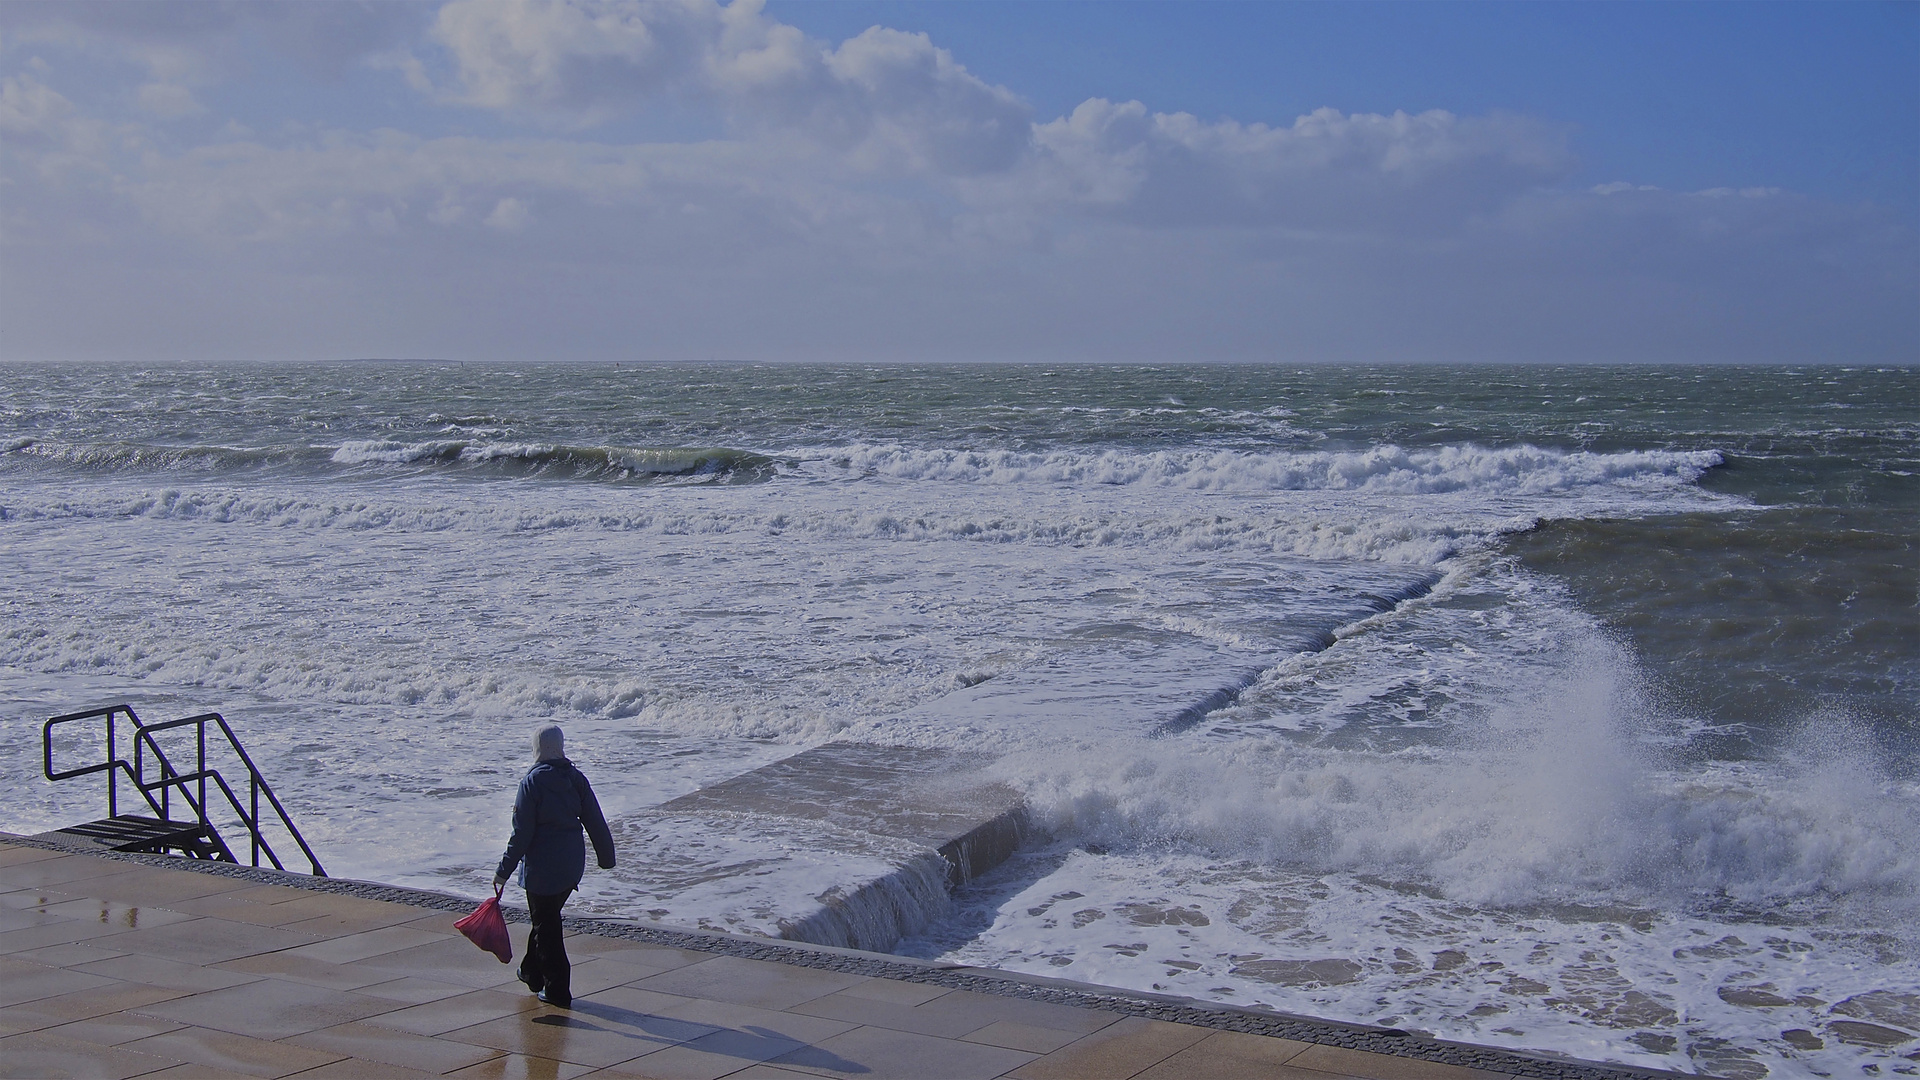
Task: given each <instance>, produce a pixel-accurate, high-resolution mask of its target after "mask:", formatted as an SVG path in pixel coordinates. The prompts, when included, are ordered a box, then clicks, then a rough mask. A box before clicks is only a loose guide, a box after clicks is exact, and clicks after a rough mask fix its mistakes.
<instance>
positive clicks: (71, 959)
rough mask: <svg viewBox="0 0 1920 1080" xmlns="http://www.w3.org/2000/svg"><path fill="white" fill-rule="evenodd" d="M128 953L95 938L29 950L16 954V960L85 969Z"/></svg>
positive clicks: (101, 939) (106, 940)
mask: <svg viewBox="0 0 1920 1080" xmlns="http://www.w3.org/2000/svg"><path fill="white" fill-rule="evenodd" d="M125 955H127V954H126V951H125V950H122V949H116V948H113V947H112V940H111V939H109V938H95V939H92V940H90V941H63V942H61V943H60V944H58V945H48V946H47V947H46V948H44V949H29V950H27V951H26V952H23V953H15V954H14V957H15V958H16V959H20V960H25V961H28V962H29V963H34V964H45V965H46V966H48V967H68V968H77V967H84V966H86V965H88V964H91V963H94V962H96V961H99V960H110V959H112V958H113V957H116V956H125Z"/></svg>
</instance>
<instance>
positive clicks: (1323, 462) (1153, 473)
mask: <svg viewBox="0 0 1920 1080" xmlns="http://www.w3.org/2000/svg"><path fill="white" fill-rule="evenodd" d="M806 456H810V457H814V458H815V461H816V462H817V463H818V464H819V465H823V466H828V467H831V468H833V469H837V470H839V471H840V472H842V473H845V474H852V475H856V476H865V477H887V478H893V479H899V480H945V481H957V482H969V483H988V484H1022V483H1050V484H1066V485H1089V484H1107V485H1114V484H1118V485H1144V486H1159V487H1175V488H1184V489H1189V490H1197V491H1218V492H1244V493H1258V492H1262V491H1308V490H1321V491H1359V492H1371V493H1382V494H1386V493H1392V494H1406V495H1420V494H1435V493H1443V492H1455V491H1465V490H1479V491H1486V492H1489V493H1497V494H1507V495H1534V494H1544V493H1548V492H1554V491H1564V490H1568V489H1571V488H1578V487H1589V486H1594V485H1601V484H1622V483H1625V484H1634V483H1639V484H1656V485H1665V486H1678V485H1682V484H1690V483H1692V482H1693V481H1695V480H1697V479H1699V478H1700V476H1701V475H1702V474H1704V473H1705V472H1706V471H1707V470H1708V469H1711V468H1713V467H1715V466H1717V465H1720V464H1722V463H1723V461H1724V458H1723V457H1722V455H1721V454H1720V453H1719V451H1715V450H1696V451H1666V450H1639V451H1628V452H1623V453H1613V454H1601V453H1592V452H1589V451H1584V450H1581V451H1566V450H1556V449H1552V448H1549V447H1539V446H1527V445H1522V446H1511V447H1484V446H1478V445H1475V444H1471V443H1467V444H1459V445H1453V446H1442V447H1435V448H1431V449H1409V448H1406V447H1402V446H1393V445H1387V446H1377V447H1373V448H1371V449H1367V450H1356V451H1347V452H1341V451H1310V452H1272V453H1254V452H1249V451H1237V450H1179V451H1156V452H1151V453H1138V452H1129V451H1120V450H1109V451H1105V452H1101V453H1078V452H1071V451H1051V452H1046V453H1028V452H1022V451H1015V450H957V449H915V448H911V447H906V446H901V445H863V446H855V447H849V448H845V449H837V450H829V451H818V452H815V453H814V454H808V455H806Z"/></svg>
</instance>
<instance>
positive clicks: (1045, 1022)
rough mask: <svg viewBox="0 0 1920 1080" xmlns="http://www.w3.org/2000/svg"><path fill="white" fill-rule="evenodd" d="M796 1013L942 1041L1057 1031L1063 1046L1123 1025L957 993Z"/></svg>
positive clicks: (851, 1002)
mask: <svg viewBox="0 0 1920 1080" xmlns="http://www.w3.org/2000/svg"><path fill="white" fill-rule="evenodd" d="M791 1011H793V1012H797V1013H805V1014H807V1015H809V1016H831V1017H834V1018H835V1019H839V1020H850V1021H852V1022H854V1023H859V1024H872V1025H875V1026H877V1027H885V1028H892V1029H894V1030H896V1031H912V1032H917V1033H918V1034H921V1035H934V1036H938V1037H941V1038H959V1037H960V1036H962V1035H966V1034H968V1033H970V1032H974V1031H979V1030H981V1029H982V1028H985V1027H988V1026H990V1025H992V1024H996V1023H999V1022H1001V1021H1008V1022H1012V1023H1017V1024H1024V1025H1026V1026H1028V1027H1035V1028H1052V1029H1054V1030H1057V1031H1060V1032H1062V1033H1063V1034H1064V1035H1066V1036H1067V1037H1066V1038H1064V1039H1062V1040H1060V1043H1059V1045H1064V1044H1065V1043H1069V1042H1072V1041H1073V1040H1074V1039H1076V1038H1078V1037H1080V1036H1082V1035H1087V1034H1090V1033H1092V1032H1094V1031H1098V1030H1100V1029H1101V1028H1104V1027H1107V1026H1108V1025H1110V1024H1113V1023H1116V1022H1117V1021H1119V1019H1120V1015H1119V1014H1118V1013H1111V1012H1106V1011H1104V1010H1096V1009H1076V1008H1072V1007H1070V1006H1065V1005H1055V1004H1053V1003H1052V1002H1046V1001H1027V1000H1023V999H1020V998H1004V997H995V996H993V995H991V994H976V993H974V992H972V991H970V990H953V991H949V992H948V993H945V994H941V995H940V996H939V997H936V998H932V999H930V1000H928V1001H925V1002H923V1003H921V1004H919V1005H913V1006H907V1005H896V1004H894V1003H892V1002H888V1001H875V1000H872V999H871V998H867V997H860V996H854V995H850V994H831V995H828V996H827V997H823V998H817V999H815V1000H813V1001H807V1002H802V1003H801V1004H799V1005H795V1006H793V1007H792V1009H791Z"/></svg>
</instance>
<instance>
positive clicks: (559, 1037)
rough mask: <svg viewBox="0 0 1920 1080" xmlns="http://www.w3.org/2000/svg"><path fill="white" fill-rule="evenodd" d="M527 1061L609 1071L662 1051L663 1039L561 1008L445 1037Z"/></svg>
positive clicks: (445, 1036)
mask: <svg viewBox="0 0 1920 1080" xmlns="http://www.w3.org/2000/svg"><path fill="white" fill-rule="evenodd" d="M440 1038H443V1039H452V1040H454V1041H456V1042H464V1043H471V1044H473V1045H475V1046H490V1047H492V1048H494V1049H496V1050H505V1051H508V1052H509V1053H514V1054H521V1055H524V1056H527V1057H543V1058H554V1059H556V1060H559V1061H571V1062H573V1063H574V1064H576V1065H589V1066H592V1067H594V1068H605V1067H606V1066H608V1065H613V1064H616V1063H618V1062H622V1061H626V1060H629V1059H631V1058H636V1057H639V1056H640V1055H641V1054H645V1053H649V1052H651V1051H653V1050H657V1049H659V1048H660V1047H661V1045H662V1044H663V1043H667V1042H671V1041H674V1040H666V1039H661V1038H658V1037H655V1036H652V1035H650V1034H648V1033H647V1032H645V1031H642V1030H637V1029H632V1028H626V1027H624V1026H620V1025H612V1024H607V1023H605V1022H603V1021H600V1020H597V1019H595V1018H592V1017H588V1016H584V1015H575V1014H573V1013H569V1012H563V1011H560V1010H558V1009H553V1010H547V1011H545V1012H542V1013H539V1014H537V1015H534V1016H509V1017H505V1018H503V1019H499V1020H489V1021H487V1022H486V1023H484V1024H475V1025H474V1026H472V1027H466V1028H461V1029H459V1030H458V1031H449V1032H447V1033H445V1034H443V1035H441V1036H440Z"/></svg>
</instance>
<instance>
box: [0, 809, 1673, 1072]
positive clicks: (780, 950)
mask: <svg viewBox="0 0 1920 1080" xmlns="http://www.w3.org/2000/svg"><path fill="white" fill-rule="evenodd" d="M0 840H3V841H4V842H6V843H9V844H18V845H21V846H23V847H37V848H44V849H47V850H53V851H67V852H73V853H75V854H81V855H91V856H95V857H97V858H103V859H115V860H121V861H126V862H135V863H140V864H143V865H147V866H160V867H166V868H168V869H172V870H192V871H197V872H199V873H203V874H214V875H217V876H220V877H230V878H235V879H237V880H241V881H247V882H252V883H258V884H265V885H284V886H288V887H290V888H296V889H307V890H310V891H313V892H324V893H334V894H338V895H341V896H357V897H360V898H362V899H366V900H385V901H388V902H391V903H398V904H407V905H410V906H412V907H422V908H433V909H437V910H440V911H468V910H471V909H472V907H473V905H474V901H473V900H472V899H470V898H463V897H458V896H451V895H448V894H446V893H437V892H429V891H427V890H425V889H409V888H404V887H401V886H398V885H379V884H375V883H373V882H367V881H351V880H347V879H343V878H317V877H309V876H307V875H305V874H297V873H288V872H285V871H280V870H272V869H268V868H266V867H252V866H237V865H235V864H233V863H225V862H210V861H205V860H200V859H184V858H180V857H177V856H171V855H147V854H140V853H136V852H125V851H108V850H105V849H102V848H99V847H97V846H95V845H93V844H92V843H91V842H89V841H84V840H81V841H73V842H69V841H66V840H54V839H48V838H46V837H40V836H14V835H11V834H6V833H0ZM77 884H84V883H83V882H82V883H77ZM500 910H501V911H502V913H504V914H505V915H506V917H507V918H508V919H509V920H510V921H513V922H526V921H527V915H526V912H525V911H524V910H523V909H519V908H514V907H510V906H508V905H506V904H502V905H501V908H500ZM565 921H566V925H567V927H568V928H569V929H571V930H573V931H575V932H577V933H583V934H592V935H594V936H595V937H609V938H620V939H624V940H627V941H635V942H640V943H642V944H647V945H660V946H665V947H668V948H675V949H691V950H694V951H697V952H710V953H716V954H720V955H725V956H737V957H741V958H744V959H748V960H767V961H771V962H774V963H780V964H790V965H793V966H796V967H809V968H818V969H821V970H826V971H838V972H844V973H846V974H849V975H866V976H871V977H873V978H880V979H892V980H894V981H896V982H911V983H925V984H928V985H932V986H944V987H948V988H951V989H955V990H971V991H973V992H974V993H978V994H991V995H994V996H996V997H1015V998H1025V999H1028V1000H1031V1001H1047V1002H1052V1003H1054V1004H1059V1005H1071V1006H1077V1007H1079V1008H1086V1009H1105V1010H1107V1011H1108V1012H1117V1013H1123V1014H1125V1015H1128V1016H1142V1017H1147V1018H1149V1019H1153V1020H1165V1021H1167V1022H1169V1023H1174V1024H1186V1025H1189V1026H1192V1027H1204V1028H1214V1029H1217V1030H1221V1031H1239V1032H1244V1033H1246V1034H1249V1035H1268V1036H1272V1037H1274V1038H1280V1039H1292V1040H1294V1041H1296V1042H1304V1043H1315V1044H1319V1045H1322V1046H1342V1047H1346V1048H1347V1049H1350V1050H1364V1051H1366V1052H1368V1053H1373V1054H1390V1055H1393V1056H1395V1057H1406V1058H1418V1059H1420V1060H1423V1061H1437V1062H1443V1063H1445V1064H1449V1065H1461V1066H1465V1067H1467V1068H1473V1069H1485V1070H1487V1071H1488V1072H1496V1073H1506V1074H1508V1075H1512V1076H1525V1077H1537V1078H1540V1080H1647V1078H1655V1077H1679V1076H1683V1075H1684V1074H1681V1073H1672V1072H1662V1071H1659V1070H1655V1069H1639V1068H1632V1067H1628V1066H1621V1065H1601V1064H1597V1063H1593V1062H1585V1061H1576V1060H1573V1059H1566V1058H1550V1057H1535V1056H1532V1055H1529V1054H1519V1053H1514V1052H1513V1051H1510V1050H1502V1049H1497V1048H1495V1047H1490V1046H1474V1045H1472V1044H1470V1043H1456V1042H1447V1041H1445V1040H1442V1039H1432V1038H1427V1037H1425V1036H1423V1035H1418V1034H1414V1033H1411V1032H1406V1031H1401V1030H1398V1029H1396V1028H1377V1027H1368V1026H1365V1025H1360V1024H1345V1023H1340V1022H1339V1021H1334V1020H1320V1019H1315V1018H1313V1017H1306V1016H1291V1015H1287V1014H1284V1013H1274V1012H1268V1011H1265V1010H1260V1009H1246V1008H1236V1007H1234V1006H1231V1005H1213V1004H1206V1003H1198V1002H1189V1001H1185V1000H1181V999H1173V998H1161V997H1155V996H1153V995H1151V994H1141V993H1136V992H1132V991H1127V990H1122V989H1118V988H1108V987H1092V986H1086V985H1084V984H1065V983H1062V982H1060V981H1057V980H1047V981H1044V982H1039V981H1035V982H1029V981H1024V980H1021V979H1019V978H1017V977H1014V976H1011V975H999V976H997V975H994V974H991V973H989V972H986V971H983V970H981V969H979V968H960V967H953V966H948V965H942V964H931V963H924V962H917V961H912V960H906V959H903V958H900V957H890V956H885V955H882V954H880V953H863V952H857V951H855V950H852V949H834V948H827V947H824V946H808V945H799V944H795V943H790V942H783V941H775V940H772V939H770V938H754V937H745V936H741V935H733V934H722V933H716V932H712V931H704V930H679V929H673V928H670V927H665V926H657V925H653V924H649V923H637V922H627V921H623V920H615V919H599V918H593V917H590V916H587V917H576V916H572V915H569V916H567V917H566V920H565Z"/></svg>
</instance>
